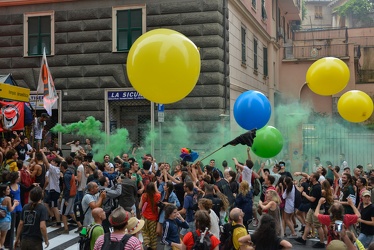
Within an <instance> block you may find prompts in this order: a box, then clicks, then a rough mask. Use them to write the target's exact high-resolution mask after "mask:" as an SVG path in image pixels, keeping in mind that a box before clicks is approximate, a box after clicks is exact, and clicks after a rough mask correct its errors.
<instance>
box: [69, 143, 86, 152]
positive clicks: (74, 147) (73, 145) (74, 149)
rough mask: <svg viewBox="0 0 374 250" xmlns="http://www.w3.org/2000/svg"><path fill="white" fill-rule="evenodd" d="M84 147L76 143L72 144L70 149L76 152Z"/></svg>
mask: <svg viewBox="0 0 374 250" xmlns="http://www.w3.org/2000/svg"><path fill="white" fill-rule="evenodd" d="M82 149H83V148H82V147H81V146H75V144H70V151H71V152H72V153H76V152H77V151H79V150H82Z"/></svg>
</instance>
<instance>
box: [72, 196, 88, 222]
mask: <svg viewBox="0 0 374 250" xmlns="http://www.w3.org/2000/svg"><path fill="white" fill-rule="evenodd" d="M89 208H90V206H88V207H87V209H86V211H84V212H83V208H82V201H77V202H76V203H74V207H73V210H74V215H75V218H76V220H77V221H79V222H80V223H83V221H84V216H85V215H86V213H87V211H88V209H89Z"/></svg>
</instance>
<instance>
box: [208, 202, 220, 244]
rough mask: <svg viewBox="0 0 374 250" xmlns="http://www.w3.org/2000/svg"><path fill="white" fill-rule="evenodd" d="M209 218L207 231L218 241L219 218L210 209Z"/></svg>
mask: <svg viewBox="0 0 374 250" xmlns="http://www.w3.org/2000/svg"><path fill="white" fill-rule="evenodd" d="M209 216H210V228H209V231H210V232H211V233H212V234H213V235H214V236H216V237H217V238H218V239H219V218H218V216H217V215H216V213H215V212H214V211H213V210H212V209H210V213H209Z"/></svg>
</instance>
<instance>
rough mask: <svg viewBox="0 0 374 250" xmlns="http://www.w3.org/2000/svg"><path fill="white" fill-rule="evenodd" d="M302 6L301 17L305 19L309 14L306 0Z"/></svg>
mask: <svg viewBox="0 0 374 250" xmlns="http://www.w3.org/2000/svg"><path fill="white" fill-rule="evenodd" d="M301 8H302V9H301V18H302V20H304V19H305V17H306V15H307V14H308V10H307V9H306V4H305V0H303V2H302V7H301Z"/></svg>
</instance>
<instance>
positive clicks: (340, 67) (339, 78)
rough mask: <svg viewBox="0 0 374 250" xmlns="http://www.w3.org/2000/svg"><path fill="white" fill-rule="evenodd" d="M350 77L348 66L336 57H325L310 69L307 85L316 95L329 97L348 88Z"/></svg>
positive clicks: (307, 74)
mask: <svg viewBox="0 0 374 250" xmlns="http://www.w3.org/2000/svg"><path fill="white" fill-rule="evenodd" d="M349 77H350V73H349V68H348V66H347V64H345V63H344V62H343V61H342V60H340V59H338V58H335V57H325V58H321V59H319V60H317V61H315V62H314V63H313V64H312V65H311V66H310V67H309V69H308V71H307V73H306V83H307V84H308V86H309V88H310V89H311V90H312V91H313V92H314V93H316V94H319V95H323V96H329V95H335V94H337V93H339V92H340V91H342V90H343V89H344V88H345V87H346V86H347V84H348V82H349Z"/></svg>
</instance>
